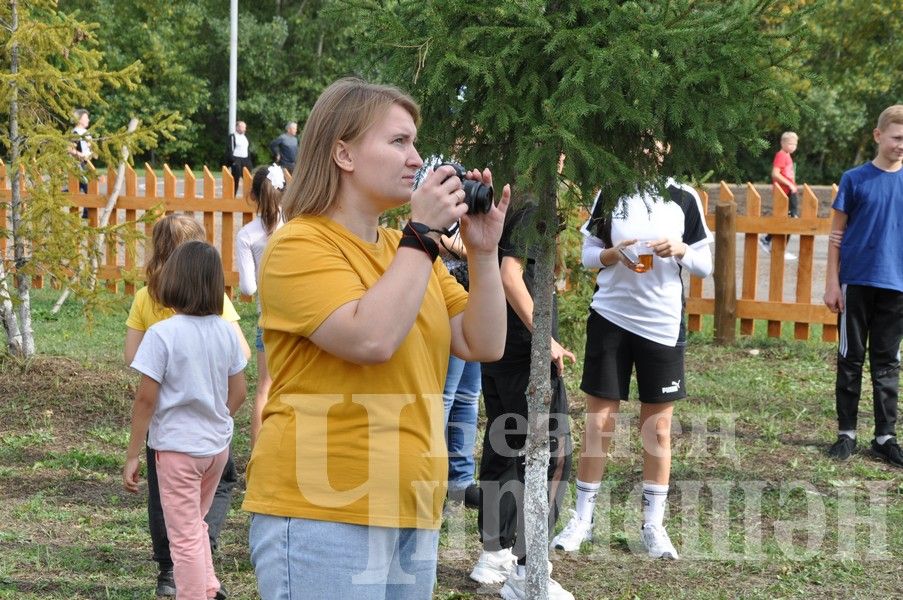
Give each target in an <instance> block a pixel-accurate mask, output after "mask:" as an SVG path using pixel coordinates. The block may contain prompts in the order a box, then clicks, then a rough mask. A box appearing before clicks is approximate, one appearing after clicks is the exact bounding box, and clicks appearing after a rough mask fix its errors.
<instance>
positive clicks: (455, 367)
mask: <svg viewBox="0 0 903 600" xmlns="http://www.w3.org/2000/svg"><path fill="white" fill-rule="evenodd" d="M479 398H480V363H478V362H465V361H463V360H461V359H460V358H458V357H457V356H450V357H449V359H448V375H447V376H446V377H445V390H443V392H442V399H443V401H444V403H445V442H446V445H447V446H448V491H449V492H459V491H463V490H464V489H465V488H466V487H467V486H469V485H470V484H472V483H474V478H473V473H474V460H473V452H474V444H475V443H476V438H477V401H478V400H479Z"/></svg>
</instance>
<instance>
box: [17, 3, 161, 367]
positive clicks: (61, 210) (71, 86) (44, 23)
mask: <svg viewBox="0 0 903 600" xmlns="http://www.w3.org/2000/svg"><path fill="white" fill-rule="evenodd" d="M95 31H96V27H95V26H93V25H91V24H89V23H85V22H83V21H80V20H79V19H77V18H75V17H74V16H72V15H69V14H66V13H63V12H61V11H59V10H58V8H57V5H56V2H54V1H52V0H29V1H27V2H24V1H23V2H14V1H11V2H4V3H3V5H2V7H0V39H2V45H3V48H4V55H3V64H4V70H3V72H2V73H0V83H2V85H0V114H2V115H3V117H4V120H5V124H4V125H3V126H2V127H0V145H2V146H3V148H4V149H5V150H6V152H4V158H5V160H4V162H5V163H6V164H7V165H8V169H7V172H8V174H9V178H10V187H11V192H10V196H9V201H8V202H7V201H6V200H4V201H3V203H4V205H5V207H6V208H7V209H8V215H9V219H10V225H11V226H10V227H9V228H7V227H6V223H0V232H2V234H3V236H4V238H5V239H6V241H7V249H8V252H9V253H10V254H11V256H4V257H2V258H3V259H4V260H8V259H11V260H10V262H9V263H7V264H10V265H12V266H11V270H12V271H13V273H12V274H13V276H14V281H15V286H14V290H15V291H14V293H10V291H9V287H8V280H7V277H6V274H5V272H2V273H0V301H2V302H3V309H2V312H3V317H4V319H3V321H4V325H5V328H6V331H7V338H8V345H9V347H10V349H11V350H12V351H14V352H16V353H20V354H24V355H30V354H32V353H33V352H34V350H35V349H34V343H33V337H32V335H31V328H30V317H31V315H30V302H29V290H30V280H31V278H32V277H33V276H36V275H41V276H48V277H50V278H54V279H56V280H58V281H65V282H68V283H69V285H70V287H71V288H72V289H73V291H75V292H76V293H77V294H79V295H81V296H82V297H83V298H85V299H87V300H88V301H89V308H90V307H91V306H92V304H91V303H92V302H94V303H96V301H98V299H99V298H98V295H97V294H96V293H95V292H96V290H95V289H94V286H93V282H94V272H93V269H92V268H91V265H92V258H94V257H95V255H96V252H97V249H96V246H95V245H94V244H92V243H91V240H92V239H93V237H94V236H96V235H97V234H98V233H99V232H98V230H96V229H94V228H91V227H89V226H88V225H87V224H86V223H85V222H84V221H83V220H82V219H81V218H80V217H79V215H78V214H76V213H73V212H72V211H70V210H69V204H68V200H67V198H66V196H65V195H64V194H63V188H64V187H65V186H66V185H67V182H68V181H69V180H70V176H75V177H78V176H81V175H82V174H83V173H81V172H80V170H79V169H80V168H79V164H78V162H77V161H76V160H75V159H74V158H73V157H72V156H71V155H70V153H69V152H70V149H71V148H72V146H73V144H74V141H75V140H74V137H73V133H72V127H73V124H74V123H73V115H74V109H75V108H77V107H84V106H98V107H102V106H104V96H105V95H106V94H107V93H108V92H109V90H125V91H126V92H128V91H134V90H135V89H136V88H137V86H138V82H139V72H140V69H141V64H140V63H138V62H133V63H131V64H129V65H127V66H125V67H123V68H121V69H108V68H107V67H106V66H105V64H104V59H103V53H102V52H101V51H100V49H99V48H98V44H97V39H96V36H95ZM136 116H138V115H136ZM141 116H144V115H141ZM148 120H150V121H152V122H153V123H152V126H144V127H140V128H138V129H137V130H136V131H134V132H128V131H126V126H127V124H126V123H125V122H123V123H113V122H111V121H110V120H109V119H103V118H101V119H99V120H97V121H95V123H94V124H93V126H92V127H91V131H92V133H93V138H92V141H91V144H92V149H93V150H94V152H95V153H96V154H97V155H98V156H99V157H100V158H101V159H102V160H104V161H105V162H107V163H108V164H111V163H113V162H115V161H116V160H117V159H116V157H117V156H119V155H120V153H121V152H122V149H123V148H126V149H136V148H138V149H140V148H149V147H152V146H153V145H154V144H155V143H156V142H157V139H158V138H159V136H160V135H161V134H162V135H169V133H170V132H171V131H172V130H173V129H175V128H176V119H175V117H174V116H168V117H162V116H161V117H157V118H154V119H148ZM86 175H87V176H89V177H90V176H93V174H92V173H87V174H86ZM72 191H74V190H72ZM120 231H121V230H120V229H119V228H114V227H110V228H107V229H106V230H105V231H104V232H103V233H104V234H106V235H107V237H108V239H111V240H115V239H116V238H117V234H118V233H119V232H120ZM12 300H15V305H16V306H15V308H16V310H17V312H16V314H15V315H12V314H11V313H10V310H11V309H12V308H13V306H12Z"/></svg>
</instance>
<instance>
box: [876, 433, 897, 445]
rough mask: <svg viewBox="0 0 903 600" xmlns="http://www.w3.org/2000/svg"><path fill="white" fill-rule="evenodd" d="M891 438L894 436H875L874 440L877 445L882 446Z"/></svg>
mask: <svg viewBox="0 0 903 600" xmlns="http://www.w3.org/2000/svg"><path fill="white" fill-rule="evenodd" d="M892 437H894V436H892V435H879V436H877V437H876V438H875V441H876V442H878V443H879V444H884V442H886V441H887V440H889V439H890V438H892Z"/></svg>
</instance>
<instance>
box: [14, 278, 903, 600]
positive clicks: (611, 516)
mask: <svg viewBox="0 0 903 600" xmlns="http://www.w3.org/2000/svg"><path fill="white" fill-rule="evenodd" d="M54 299H55V293H54V292H52V291H46V290H45V291H38V292H36V293H35V307H36V309H35V322H34V327H35V331H36V335H37V341H38V346H39V350H40V351H41V353H42V355H41V356H40V357H39V358H36V359H34V360H32V361H30V362H28V363H27V364H24V365H23V364H18V363H17V362H15V361H12V360H9V359H7V360H5V361H0V398H2V399H3V402H2V403H0V599H7V598H9V599H16V600H20V599H23V600H31V599H37V598H41V599H46V598H51V599H60V600H62V599H66V600H69V599H73V598H114V599H134V598H140V599H143V598H151V597H152V583H153V579H154V576H155V571H154V563H153V562H152V561H151V560H150V541H149V537H148V534H147V529H146V519H147V516H146V509H145V499H144V497H143V496H142V495H139V496H132V495H129V494H125V493H124V492H122V491H121V486H120V482H119V480H120V475H119V471H120V468H121V465H122V460H123V455H124V447H125V444H126V442H127V439H128V420H129V411H130V406H131V398H132V393H133V386H134V382H135V377H134V374H132V373H130V372H128V370H127V369H126V368H125V367H124V366H123V365H122V364H121V363H122V358H121V354H122V338H123V333H124V321H125V317H126V313H127V309H128V300H127V299H123V298H112V299H111V301H110V302H109V303H108V312H104V313H101V314H96V315H93V317H94V318H93V320H92V322H91V323H87V322H86V321H85V320H84V319H83V318H82V316H81V308H80V306H79V305H78V303H77V302H76V301H73V300H70V301H69V303H67V305H66V306H65V307H64V309H63V311H62V312H61V314H60V315H58V316H51V315H50V314H49V307H50V305H52V302H53V300H54ZM236 307H237V308H238V309H239V312H240V313H241V315H242V326H243V329H244V330H245V333H246V335H247V337H248V339H249V340H253V332H254V305H253V304H242V303H236ZM571 310H572V313H573V315H574V320H575V322H577V320H576V319H577V316H578V315H577V312H578V309H577V307H572V309H571ZM568 314H571V313H568ZM705 321H706V322H708V320H705ZM707 327H709V328H710V324H707ZM784 332H785V337H784V338H782V339H768V338H766V337H765V336H764V330H763V329H757V333H756V335H754V336H753V337H750V338H741V339H739V341H738V343H737V344H736V345H735V346H732V347H718V346H715V345H713V344H712V343H711V342H710V341H709V340H710V336H711V333H710V329H707V330H705V331H704V332H703V333H701V334H694V335H692V336H691V343H690V347H689V349H688V353H687V388H688V390H689V391H690V394H691V395H690V397H689V398H687V399H686V400H684V401H682V402H680V403H679V405H678V406H677V408H676V411H675V416H676V424H675V429H677V428H678V426H679V429H680V431H681V433H679V434H676V435H675V436H674V444H673V446H674V460H673V470H672V492H671V495H670V498H669V516H668V526H669V531H670V533H671V536H672V539H673V540H674V541H675V543H676V545H677V547H678V549H679V550H680V551H681V553H682V560H680V561H678V562H674V563H662V562H651V561H649V560H647V559H646V558H645V557H644V556H643V555H642V554H640V553H639V548H638V543H639V536H638V526H639V521H640V516H641V511H640V507H639V503H638V498H637V486H638V484H639V482H640V479H641V466H642V465H641V460H640V457H639V442H638V436H637V434H636V431H635V426H636V419H637V414H638V406H637V403H635V402H630V403H628V404H627V406H625V409H624V417H623V419H624V422H623V424H624V429H623V430H620V431H619V437H618V438H617V439H616V441H615V444H614V446H613V447H612V451H611V454H612V458H611V460H610V464H609V468H608V470H607V473H606V477H605V485H604V487H603V490H602V492H601V493H600V497H599V502H598V504H597V511H596V543H594V544H585V545H584V547H583V548H582V549H581V551H580V552H579V553H577V554H575V555H565V554H564V553H556V554H555V555H554V557H553V558H554V563H555V577H556V578H557V579H558V580H559V581H560V582H562V583H563V584H564V585H565V587H566V588H567V589H569V590H571V591H572V592H573V593H574V594H575V596H576V597H577V598H580V599H586V598H590V599H602V598H613V599H615V598H616V599H633V598H703V599H716V598H762V599H766V598H768V599H770V598H811V597H814V596H817V597H828V598H841V597H843V598H873V597H888V598H889V597H899V593H900V590H901V589H903V570H901V569H900V567H899V562H900V558H901V555H903V476H901V475H903V473H901V471H900V470H898V469H893V468H891V467H888V466H887V465H885V464H884V463H881V462H878V461H876V460H875V459H874V458H872V457H871V456H869V454H868V453H867V452H865V451H862V452H860V453H859V454H858V455H857V456H855V457H854V458H853V459H852V460H851V461H850V462H848V463H846V464H837V463H835V462H833V461H830V460H829V459H827V458H826V457H825V455H824V450H825V448H826V447H827V444H828V443H829V442H830V441H831V439H832V436H833V433H832V432H833V431H834V429H835V420H834V407H833V385H834V347H833V346H832V345H828V344H822V343H820V342H817V341H812V342H796V341H793V340H791V339H788V338H789V336H790V335H791V331H790V328H788V327H785V328H784ZM568 334H569V335H570V336H571V338H572V339H574V340H575V343H574V344H573V345H574V349H575V350H577V351H578V352H579V351H582V348H581V347H580V345H579V342H580V340H579V331H574V330H573V328H571V329H570V330H569V333H568ZM579 372H580V366H579V365H578V366H576V367H571V368H570V370H569V373H568V381H567V383H568V389H569V393H570V400H571V415H572V417H573V428H574V431H575V436H574V437H575V442H576V443H579V435H578V434H579V431H580V428H581V427H582V422H583V415H582V403H581V395H580V393H579V392H578V391H577V383H578V381H577V380H578V378H579ZM248 378H249V382H250V387H251V390H250V391H251V392H253V386H254V383H255V380H256V373H255V365H254V361H253V360H252V361H251V363H250V364H249V367H248ZM863 388H864V398H863V402H862V407H861V414H860V418H861V423H860V429H859V431H860V435H861V437H860V439H861V440H863V442H861V444H863V443H867V440H868V438H869V432H870V431H871V427H872V424H873V422H872V416H871V414H872V412H871V393H870V391H869V389H868V388H869V386H868V384H867V380H866V385H864V386H863ZM249 396H250V393H249ZM236 431H237V434H236V438H235V443H234V452H235V456H236V462H237V464H238V466H239V469H240V470H242V471H243V470H244V466H245V464H246V462H247V458H248V438H247V432H248V410H247V409H244V410H243V411H242V413H241V414H240V416H239V418H238V419H237V428H236ZM578 450H579V449H578ZM571 493H572V491H571ZM241 499H242V492H241V490H239V491H238V492H237V493H236V495H235V499H234V504H233V510H232V511H231V512H230V515H229V519H228V523H227V525H226V528H225V530H224V532H223V534H222V537H221V549H220V552H219V554H218V556H217V567H218V572H219V574H220V575H221V577H222V579H223V581H224V582H225V584H226V585H227V586H228V587H229V589H230V590H231V593H232V597H233V598H237V599H253V598H256V597H257V596H256V591H255V589H256V588H255V585H256V584H255V578H254V573H253V570H252V568H251V566H250V562H249V558H248V551H247V527H248V518H247V515H246V514H245V513H243V512H242V511H241V510H240V508H239V507H240V503H241ZM562 521H563V520H562ZM561 524H562V525H563V523H561ZM479 551H480V544H479V539H478V536H477V531H476V513H475V512H473V511H470V510H467V509H458V510H456V511H453V512H452V514H451V516H450V518H449V519H448V520H447V521H446V523H445V524H444V526H443V534H442V538H441V541H440V555H439V586H438V589H437V592H436V595H435V597H436V598H441V599H444V600H453V599H457V600H466V599H476V598H483V597H487V598H488V597H494V596H495V595H496V594H497V590H496V589H494V588H489V589H481V588H480V587H479V586H478V585H477V584H475V583H474V582H472V581H470V580H469V579H468V577H467V574H468V572H469V570H470V568H471V567H472V566H473V561H474V560H475V559H476V557H477V555H478V554H479Z"/></svg>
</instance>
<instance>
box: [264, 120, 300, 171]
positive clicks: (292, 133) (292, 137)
mask: <svg viewBox="0 0 903 600" xmlns="http://www.w3.org/2000/svg"><path fill="white" fill-rule="evenodd" d="M270 152H271V153H272V154H273V160H274V161H275V162H276V164H277V165H279V166H280V167H282V168H283V169H287V170H288V172H289V173H291V172H292V171H294V170H295V157H296V156H297V155H298V124H297V123H295V122H294V121H289V122H288V123H286V125H285V133H283V134H282V135H280V136H279V137H277V138H276V139H275V140H273V141H272V142H270Z"/></svg>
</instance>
